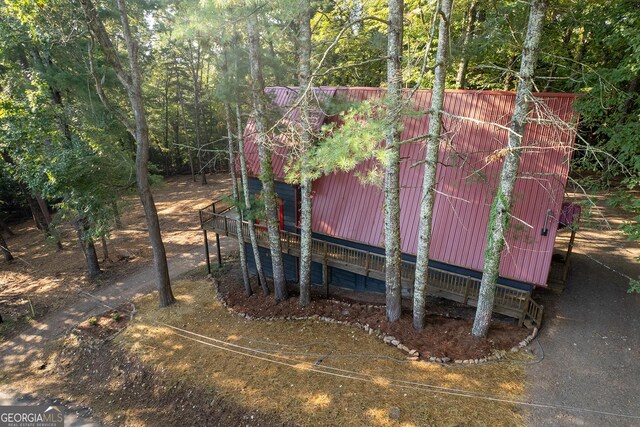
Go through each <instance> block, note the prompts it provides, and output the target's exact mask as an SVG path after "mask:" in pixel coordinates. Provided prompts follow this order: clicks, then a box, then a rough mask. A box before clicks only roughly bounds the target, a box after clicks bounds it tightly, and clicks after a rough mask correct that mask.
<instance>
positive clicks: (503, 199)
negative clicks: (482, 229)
mask: <svg viewBox="0 0 640 427" xmlns="http://www.w3.org/2000/svg"><path fill="white" fill-rule="evenodd" d="M547 1H548V0H531V10H530V11H529V23H528V26H527V35H526V37H525V40H524V47H523V49H522V59H521V63H520V74H519V81H518V89H517V92H516V100H515V106H514V110H513V118H512V119H511V132H509V140H508V152H507V154H506V156H505V158H504V163H503V164H502V172H501V174H500V183H499V184H498V192H497V194H496V198H495V200H494V201H493V205H492V207H491V213H490V216H489V225H488V230H487V247H486V249H485V255H484V267H483V270H482V271H483V274H482V282H481V283H480V297H479V299H478V307H477V309H476V316H475V321H474V323H473V329H472V334H473V335H474V336H476V337H483V336H486V335H487V332H488V331H489V325H490V323H491V313H492V311H493V302H494V298H495V293H496V282H497V280H498V275H499V274H500V259H501V256H502V250H503V249H504V243H505V235H506V233H507V231H508V228H509V215H510V213H511V205H512V199H513V189H514V187H515V183H516V178H517V174H518V167H519V166H520V156H521V153H522V150H521V147H522V136H523V135H524V131H525V126H526V122H527V115H528V112H529V105H530V103H531V96H532V95H531V89H532V88H533V75H534V71H535V67H536V62H537V59H538V58H537V57H538V51H539V46H540V39H541V37H542V28H543V26H544V16H545V13H546V9H547Z"/></svg>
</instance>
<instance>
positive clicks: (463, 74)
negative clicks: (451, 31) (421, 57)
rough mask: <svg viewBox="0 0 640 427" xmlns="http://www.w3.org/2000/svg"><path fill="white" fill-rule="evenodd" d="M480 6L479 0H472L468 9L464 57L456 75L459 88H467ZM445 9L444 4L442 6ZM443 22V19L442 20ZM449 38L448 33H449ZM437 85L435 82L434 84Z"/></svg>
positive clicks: (463, 47)
mask: <svg viewBox="0 0 640 427" xmlns="http://www.w3.org/2000/svg"><path fill="white" fill-rule="evenodd" d="M477 7H478V0H471V4H470V5H469V10H468V11H467V25H466V27H465V29H464V40H463V41H462V58H461V59H460V63H459V64H458V74H457V76H456V87H457V88H458V89H466V88H467V69H468V68H469V45H470V44H471V40H473V36H474V32H475V28H476V12H477ZM442 9H444V5H443V7H442ZM440 22H441V23H442V19H441V20H440ZM441 25H442V24H441ZM447 38H448V35H447ZM439 40H440V39H438V44H439V43H440V42H439ZM434 86H435V84H434Z"/></svg>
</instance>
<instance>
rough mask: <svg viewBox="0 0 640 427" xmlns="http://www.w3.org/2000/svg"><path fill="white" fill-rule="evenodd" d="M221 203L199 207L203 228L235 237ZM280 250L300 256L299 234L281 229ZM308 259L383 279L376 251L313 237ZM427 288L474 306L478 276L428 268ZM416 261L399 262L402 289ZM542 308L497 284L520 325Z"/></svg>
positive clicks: (506, 310)
mask: <svg viewBox="0 0 640 427" xmlns="http://www.w3.org/2000/svg"><path fill="white" fill-rule="evenodd" d="M220 207H221V206H220V205H215V204H212V205H209V206H207V207H206V208H204V209H201V210H200V223H201V226H202V228H204V229H208V230H212V231H214V232H216V233H219V234H223V235H225V236H230V237H234V238H237V237H238V236H237V231H236V224H237V219H233V218H229V217H228V216H227V215H225V213H228V211H229V208H226V210H224V211H222V213H221V212H219V211H218V209H220ZM242 227H243V231H244V237H245V241H246V242H249V238H248V236H249V224H248V223H247V222H246V221H243V222H242ZM255 230H256V237H257V240H258V245H260V246H262V247H269V238H268V234H267V229H266V227H264V226H259V225H256V227H255ZM280 241H281V245H282V252H284V253H287V254H290V255H293V256H299V255H300V235H299V234H296V233H292V232H289V231H284V230H281V231H280ZM311 258H312V260H313V261H315V262H317V263H320V264H323V265H324V266H330V267H335V268H339V269H343V270H347V271H351V272H354V273H357V274H361V275H363V276H367V277H372V278H375V279H380V280H384V279H385V256H384V255H380V254H377V253H373V252H369V251H365V250H361V249H356V248H352V247H349V246H344V245H340V244H338V243H332V242H328V241H325V240H319V239H312V241H311ZM428 274H429V289H428V290H427V291H428V292H429V293H430V294H431V295H434V296H439V297H443V298H446V299H449V300H453V301H457V302H460V303H463V304H465V305H470V306H476V305H477V302H478V298H479V294H480V279H478V278H475V277H471V276H467V275H463V274H458V273H454V272H451V271H447V270H442V269H438V268H432V267H429V270H428ZM414 277H415V263H413V262H410V261H402V266H401V278H402V285H403V288H404V289H406V290H407V291H408V292H409V293H411V292H412V291H413V281H414ZM542 311H543V307H542V306H541V305H539V304H538V303H536V302H535V301H533V300H532V299H531V292H530V291H527V290H522V289H516V288H512V287H510V286H503V285H497V286H496V295H495V300H494V312H496V313H500V314H504V315H507V316H510V317H514V318H517V319H519V322H520V324H523V323H524V324H526V325H527V326H538V327H539V326H540V324H541V322H542Z"/></svg>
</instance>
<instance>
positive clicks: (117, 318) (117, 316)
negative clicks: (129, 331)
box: [111, 311, 122, 322]
mask: <svg viewBox="0 0 640 427" xmlns="http://www.w3.org/2000/svg"><path fill="white" fill-rule="evenodd" d="M111 318H112V319H113V320H115V321H116V322H118V321H120V319H122V314H120V312H119V311H114V312H113V313H111Z"/></svg>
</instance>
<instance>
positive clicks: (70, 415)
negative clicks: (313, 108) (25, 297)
mask: <svg viewBox="0 0 640 427" xmlns="http://www.w3.org/2000/svg"><path fill="white" fill-rule="evenodd" d="M220 243H221V247H222V253H223V255H224V254H225V253H226V252H227V251H229V250H231V249H233V248H237V246H236V245H237V242H236V241H235V240H232V239H227V238H221V240H220ZM214 245H215V244H212V251H211V253H212V262H217V260H216V255H215V250H213V247H214ZM203 264H204V248H203V247H202V245H195V246H190V247H186V248H184V252H183V253H181V254H178V255H174V256H173V257H171V258H170V259H169V274H170V276H171V277H172V278H173V277H177V276H179V275H181V274H183V273H186V272H188V271H190V270H192V269H194V268H196V267H198V266H201V265H203ZM154 289H155V284H154V272H153V267H152V266H148V267H145V268H143V269H142V270H140V271H139V272H137V273H135V274H133V275H131V276H129V277H127V278H126V279H124V280H122V281H118V282H114V283H112V284H111V285H108V286H104V287H102V288H100V289H98V290H97V291H95V292H94V293H92V294H86V293H83V294H80V299H79V300H77V301H76V302H75V303H73V304H71V305H70V306H68V307H66V308H65V309H64V310H61V311H57V312H54V313H51V314H49V315H47V316H45V317H44V318H43V319H40V320H39V321H38V323H37V324H36V325H34V326H33V327H31V328H29V329H27V330H25V331H24V332H22V333H21V334H20V335H18V336H16V337H15V338H13V339H11V340H9V341H6V342H4V343H2V344H1V345H0V361H1V364H2V366H3V368H4V369H7V368H11V367H13V366H15V365H16V364H19V363H21V362H23V361H25V360H27V359H30V358H37V357H39V355H40V354H42V351H43V350H44V348H45V346H46V345H47V343H49V342H51V340H53V339H55V338H57V337H59V336H61V335H63V334H64V333H66V332H67V331H69V330H70V329H72V328H73V327H74V326H75V325H77V324H78V323H80V322H82V321H84V320H86V319H87V318H89V317H91V316H93V315H96V314H99V313H101V312H103V311H105V310H106V307H105V305H107V306H110V307H116V306H118V305H120V304H122V303H125V302H128V301H131V300H132V299H134V298H137V297H139V296H142V295H146V294H148V293H150V292H152V291H153V290H154ZM45 403H47V404H56V403H57V404H61V403H60V401H59V400H57V399H55V398H51V397H43V396H32V395H25V394H21V393H19V392H17V391H15V390H11V389H8V388H7V387H0V405H36V404H45ZM62 405H63V406H65V407H66V412H65V417H66V418H65V419H66V422H65V424H66V425H76V426H80V425H82V426H97V425H100V424H99V423H98V422H96V421H95V420H93V419H91V418H90V413H91V411H90V410H89V409H87V408H83V407H80V406H75V405H74V404H73V403H72V402H62Z"/></svg>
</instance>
